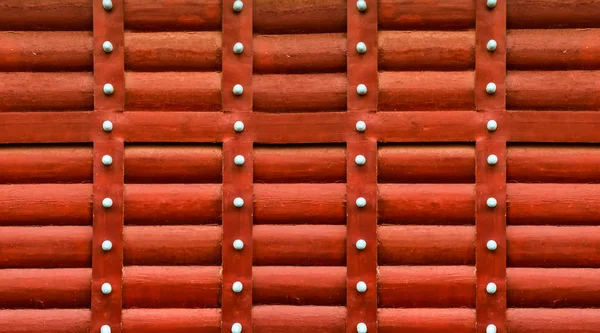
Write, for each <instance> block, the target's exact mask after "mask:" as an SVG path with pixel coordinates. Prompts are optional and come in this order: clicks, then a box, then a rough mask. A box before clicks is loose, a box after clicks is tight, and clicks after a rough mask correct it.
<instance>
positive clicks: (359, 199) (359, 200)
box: [356, 197, 367, 208]
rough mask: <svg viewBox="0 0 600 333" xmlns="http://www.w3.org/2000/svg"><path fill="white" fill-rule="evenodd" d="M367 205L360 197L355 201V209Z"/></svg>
mask: <svg viewBox="0 0 600 333" xmlns="http://www.w3.org/2000/svg"><path fill="white" fill-rule="evenodd" d="M366 205H367V199H365V198H363V197H360V198H358V199H356V207H359V208H362V207H364V206H366Z"/></svg>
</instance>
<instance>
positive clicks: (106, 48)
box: [102, 41, 113, 53]
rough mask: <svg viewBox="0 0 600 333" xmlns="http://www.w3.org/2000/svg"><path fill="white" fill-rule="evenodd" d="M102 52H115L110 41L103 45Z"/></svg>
mask: <svg viewBox="0 0 600 333" xmlns="http://www.w3.org/2000/svg"><path fill="white" fill-rule="evenodd" d="M102 50H104V52H106V53H111V52H112V51H113V45H112V43H111V42H109V41H106V42H104V43H102Z"/></svg>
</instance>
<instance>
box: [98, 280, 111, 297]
mask: <svg viewBox="0 0 600 333" xmlns="http://www.w3.org/2000/svg"><path fill="white" fill-rule="evenodd" d="M100 289H101V290H102V293H103V294H104V295H108V294H110V293H111V292H112V286H111V285H110V283H103V284H102V287H100Z"/></svg>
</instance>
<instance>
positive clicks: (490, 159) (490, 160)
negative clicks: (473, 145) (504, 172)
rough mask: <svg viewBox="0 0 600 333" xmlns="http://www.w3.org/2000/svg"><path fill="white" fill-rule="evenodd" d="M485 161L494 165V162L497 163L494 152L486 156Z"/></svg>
mask: <svg viewBox="0 0 600 333" xmlns="http://www.w3.org/2000/svg"><path fill="white" fill-rule="evenodd" d="M487 162H488V164H489V165H496V163H498V156H496V155H494V154H492V155H490V156H488V158H487Z"/></svg>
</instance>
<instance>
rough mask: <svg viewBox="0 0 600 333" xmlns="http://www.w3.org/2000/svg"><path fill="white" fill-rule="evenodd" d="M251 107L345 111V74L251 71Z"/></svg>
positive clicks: (293, 110)
mask: <svg viewBox="0 0 600 333" xmlns="http://www.w3.org/2000/svg"><path fill="white" fill-rule="evenodd" d="M252 80H253V81H252V89H253V91H254V94H253V98H254V99H253V106H254V109H253V110H254V111H262V112H306V111H345V110H346V95H347V89H348V88H347V84H346V75H345V74H295V75H276V74H264V75H254V76H253V78H252Z"/></svg>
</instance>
